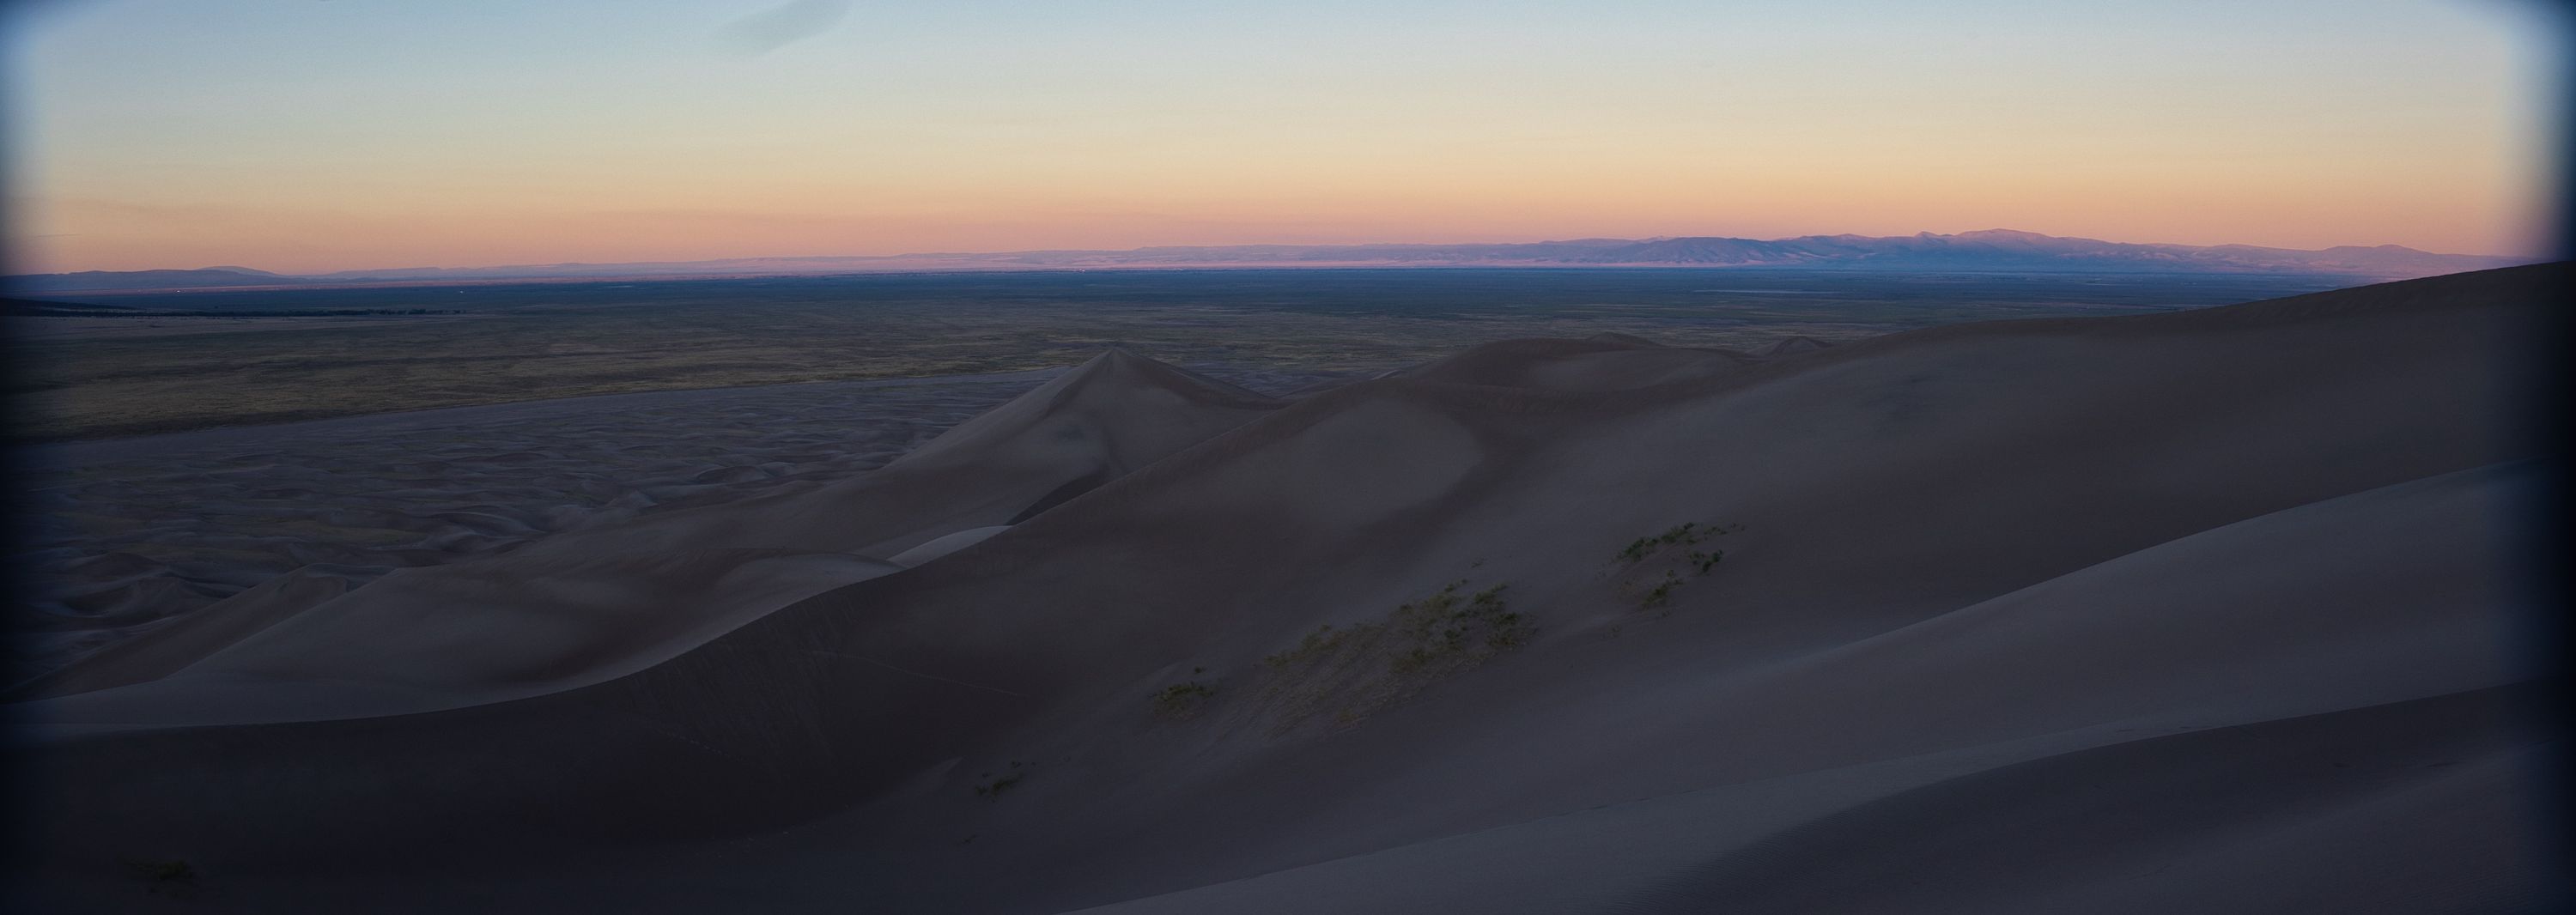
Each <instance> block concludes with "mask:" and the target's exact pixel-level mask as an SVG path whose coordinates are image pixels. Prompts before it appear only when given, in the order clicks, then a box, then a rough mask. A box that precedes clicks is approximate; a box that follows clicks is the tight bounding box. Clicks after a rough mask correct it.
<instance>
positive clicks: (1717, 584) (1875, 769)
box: [11, 266, 2565, 913]
mask: <svg viewBox="0 0 2576 915" xmlns="http://www.w3.org/2000/svg"><path fill="white" fill-rule="evenodd" d="M2564 269H2565V268H2563V267H2558V266H2548V267H2536V268H2516V269H2511V270H2500V271H2489V272H2485V273H2477V274H2464V275H2459V276H2453V277H2442V278H2435V279H2430V280H2419V281H2410V282H2405V283H2396V284H2389V285H2385V286H2375V287H2366V288H2362V289H2356V290H2347V291H2343V292H2336V293H2325V294H2320V295H2314V296H2303V297H2298V298H2292V299H2282V300H2275V301H2270V302H2260V303H2254V304H2249V305H2242V306H2233V307H2227V308H2217V309H2208V310H2202V311H2194V312H2182V313H2173V314H2164V315H2153V316H2142V317H2121V318H2092V319H2071V320H2049V321H2023V322H2001V323H1990V324H1976V325H1958V326H1951V327H1944V328H1937V329H1932V330H1926V331H1918V332H1912V333H1905V334H1897V335H1892V336H1887V337H1881V338H1876V339H1872V340H1867V341H1863V342H1859V343H1853V344H1846V345H1841V346H1835V347H1829V348H1816V347H1803V346H1790V347H1781V348H1778V349H1776V350H1775V351H1772V352H1768V353H1762V354H1745V353H1727V352H1717V351H1702V350H1683V349H1674V348H1666V347H1658V346H1654V345H1652V344H1650V343H1647V342H1645V341H1641V340H1636V339H1633V338H1620V337H1602V338H1595V339H1591V340H1581V341H1511V342H1507V343H1502V344H1496V345H1493V346H1490V347H1485V348H1482V349H1479V350H1476V351H1472V352H1469V353H1466V354H1463V355H1461V356H1459V357H1456V358H1454V359H1452V360H1449V361H1446V362H1443V363H1437V364H1433V365H1428V366H1423V367H1419V368H1417V369H1414V370H1409V371H1406V372H1402V373H1398V374H1395V375H1392V376H1389V377H1386V378H1382V379H1378V380H1374V381H1368V382H1362V383H1358V384H1353V385H1349V386H1345V387H1341V388H1337V389H1333V390H1329V391H1324V392H1322V393H1318V394H1314V395H1312V396H1308V397H1304V398H1301V399H1297V400H1294V401H1286V400H1274V399H1271V398H1268V397H1264V396H1262V395H1259V394H1255V393H1252V392H1250V391H1245V390H1242V389H1239V388H1235V387H1232V386H1230V385H1226V384H1223V383H1221V382H1215V381H1212V380H1209V379H1206V378H1202V377H1198V376H1194V375H1191V374H1189V373H1186V372H1182V371H1179V370H1176V369H1172V368H1169V367H1166V366H1162V365H1159V364H1156V363H1152V362H1150V361H1147V360H1144V359H1141V358H1138V357H1134V356H1130V355H1125V354H1122V353H1111V354H1108V355H1104V356H1102V357H1101V358H1099V359H1097V360H1094V361H1093V362H1092V363H1090V364H1088V365H1086V366H1084V367H1082V368H1081V369H1078V370H1076V371H1074V372H1071V373H1068V374H1066V375H1064V376H1061V377H1059V378H1057V379H1055V380H1053V381H1050V382H1048V383H1047V384H1046V385H1044V386H1042V387H1040V388H1039V389H1037V390H1035V391H1033V392H1031V393H1029V394H1027V395H1025V396H1023V397H1021V398H1019V399H1017V400H1014V401H1012V402H1010V403H1008V404H1006V405H1004V406H1002V407H1000V408H998V409H996V410H994V411H992V412H991V413H988V414H986V415H985V416H983V417H980V418H978V419H976V420H974V421H971V422H968V423H966V424H964V425H961V426H958V427H957V428H955V429H953V430H951V431H949V432H948V433H946V434H944V435H942V436H941V437H940V438H938V439H936V440H934V441H932V442H931V443H930V444H928V445H926V446H924V447H923V448H921V449H919V450H917V451H915V452H913V453H911V454H909V455H907V456H905V457H904V458H902V459H900V460H897V461H895V462H894V463H892V464H889V465H887V466H886V467H884V468H883V469H880V470H875V471H871V472H868V473H865V474H860V475H857V476H853V477H850V478H848V479H846V480H844V481H841V482H837V483H832V484H828V485H824V486H820V487H811V488H803V489H799V490H796V491H794V492H786V493H780V494H777V495H774V496H768V497H755V498H752V499H748V500H743V501H736V502H730V503H725V504H718V505H709V506H703V507H696V508H688V509H682V510H675V511H669V512H664V513H661V514H657V515H651V516H645V517H639V518H636V519H633V520H631V521H627V522H624V523H618V524H605V525H597V526H591V527H585V528H583V529H580V530H578V531H572V532H566V533H561V534H555V535H552V536H548V537H546V538H544V539H542V540H539V541H537V542H535V543H533V544H530V545H528V546H526V547H523V548H521V549H518V550H516V551H513V552H510V553H507V554H504V555H501V556H497V557H492V558H486V559H477V560H472V561H466V562H458V563H454V564H450V565H442V566H436V567H430V568H420V569H407V570H403V571H400V572H396V573H394V574H389V575H386V576H384V577H383V578H380V579H376V580H374V581H372V582H370V583H367V584H365V585H364V586H362V587H358V588H356V589H354V590H346V591H345V592H342V591H338V590H335V589H332V588H329V587H301V586H297V585H296V584H295V583H293V582H286V583H281V584H279V585H277V586H275V587H272V588H269V590H268V591H267V592H266V593H265V594H264V595H262V594H259V589H253V591H251V592H245V593H244V595H243V596H242V597H237V598H234V599H232V600H229V601H227V602H226V604H223V605H219V606H216V607H213V608H209V609H208V610H207V611H204V614H205V615H203V616H200V617H198V618H195V619H192V620H190V622H192V623H194V625H193V626H192V627H191V628H189V629H186V630H180V629H176V628H174V629H173V630H172V632H173V633H174V634H173V635H170V636H166V637H162V638H160V639H158V640H157V641H156V643H155V645H154V646H153V647H152V650H150V651H129V652H122V653H109V654H105V655H101V656H99V657H97V658H95V659H92V660H90V661H87V662H84V663H83V664H81V665H78V666H75V667H74V668H73V669H71V670H69V671H66V675H65V677H64V678H63V679H62V681H61V682H62V683H65V684H73V685H72V686H69V687H62V688H58V689H56V690H55V691H56V692H58V693H67V694H62V695H55V696H52V697H50V698H45V699H41V700H37V701H32V702H28V703H24V704H22V705H20V706H18V707H17V711H18V712H19V713H20V714H21V715H22V716H23V717H24V718H25V719H27V720H30V721H32V722H35V725H34V726H33V728H32V730H31V732H30V733H29V735H28V737H27V740H28V744H29V745H28V746H27V747H25V748H24V750H25V752H26V755H27V758H28V759H30V760H31V761H32V762H33V763H34V764H35V767H36V770H37V773H38V774H39V775H41V776H42V777H43V780H42V781H40V782H38V785H39V790H40V796H39V797H37V798H36V800H37V801H38V802H39V804H40V809H39V811H38V813H39V817H38V818H37V819H36V820H35V822H36V823H37V824H38V834H37V837H36V838H37V841H38V845H37V850H38V851H39V852H41V855H40V856H39V857H37V858H35V859H32V860H29V861H27V862H24V863H22V864H20V865H19V866H20V867H21V868H22V872H21V873H18V874H15V875H13V877H12V880H11V882H12V883H13V884H16V885H19V886H31V887H39V889H37V890H31V891H29V892H40V893H43V894H45V898H44V899H42V900H41V901H42V902H44V903H45V904H46V905H48V906H49V907H52V908H55V909H59V910H83V909H87V910H97V911H116V910H126V909H130V908H134V907H139V906H150V905H167V906H171V907H188V908H198V909H205V910H215V911H258V912H273V911H294V910H316V911H421V912H434V911H459V910H475V911H512V910H526V911H568V910H596V911H760V910H793V911H835V912H846V911H888V912H1056V911H1069V910H1077V909H1084V908H1089V907H1101V910H1102V911H1117V912H1328V911H1329V912H1424V911H1472V912H1561V911H1600V912H1637V913H1645V912H1707V911H1746V912H1828V911H1830V912H1888V913H1910V912H1933V911H1959V912H1997V911H2023V912H2067V911H2086V912H2108V911H2135V912H2175V911H2193V912H2277V911H2383V910H2398V911H2509V910H2514V909H2517V908H2528V907H2532V906H2536V905H2540V904H2542V903H2545V902H2548V901H2550V900H2551V899H2554V898H2556V897H2555V895H2554V894H2555V893H2557V892H2558V890H2559V888H2560V884H2559V876H2560V875H2559V873H2558V871H2557V870H2556V863H2555V862H2556V857H2555V855H2554V852H2555V851H2556V849H2555V847H2554V846H2552V845H2551V840H2552V839H2553V838H2554V837H2553V836H2552V835H2550V833H2549V831H2548V830H2549V829H2550V828H2552V826H2553V825H2554V824H2553V823H2552V822H2551V821H2550V820H2549V819H2548V818H2547V816H2546V814H2547V813H2549V811H2548V810H2547V809H2546V808H2545V806H2544V801H2543V800H2542V799H2541V798H2542V796H2543V795H2542V793H2541V790H2540V787H2541V781H2540V779H2542V778H2543V777H2544V776H2545V774H2546V773H2545V772H2544V771H2543V770H2542V763H2543V752H2542V751H2543V749H2544V747H2545V745H2546V744H2547V741H2549V740H2550V739H2552V738H2554V736H2555V734H2554V732H2552V731H2550V730H2548V729H2547V728H2544V727H2543V723H2542V722H2540V721H2538V720H2537V719H2535V718H2534V717H2532V714H2531V709H2530V705H2529V703H2528V702H2527V696H2526V695H2525V693H2526V691H2527V690H2528V689H2529V686H2530V684H2531V683H2532V681H2533V680H2534V678H2535V677H2537V676H2538V675H2539V673H2540V670H2539V669H2538V667H2537V666H2536V665H2537V663H2538V662H2539V660H2540V658H2539V657H2538V655H2537V654H2536V653H2535V651H2534V649H2532V648H2531V647H2530V644H2531V640H2532V633H2531V632H2530V631H2529V629H2528V628H2527V627H2528V625H2529V622H2530V620H2529V619H2528V617H2527V614H2533V613H2536V612H2538V611H2539V610H2540V609H2541V608H2539V607H2537V606H2535V605H2534V604H2533V603H2532V601H2533V598H2532V597H2531V596H2530V595H2529V594H2526V593H2524V592H2523V591H2521V590H2519V588H2520V585H2521V584H2522V582H2523V578H2522V577H2521V575H2522V573H2523V571H2524V570H2522V569H2519V568H2518V567H2517V566H2516V562H2517V561H2518V560H2521V559H2523V558H2525V557H2523V556H2522V554H2521V553H2520V552H2519V550H2520V548H2521V543H2520V541H2519V540H2518V539H2517V537H2518V531H2517V528H2516V525H2517V524H2519V523H2521V522H2522V521H2523V520H2524V516H2523V512H2524V511H2525V510H2527V509H2528V508H2529V507H2530V506H2531V505H2533V504H2534V503H2535V500H2536V498H2537V497H2536V492H2537V491H2538V487H2539V485H2540V482H2541V481H2540V476H2539V474H2540V472H2539V470H2538V469H2537V468H2536V467H2534V466H2533V462H2531V461H2530V460H2529V459H2530V458H2531V457H2532V456H2533V452H2532V450H2531V448H2532V445H2531V443H2529V442H2528V441H2526V440H2525V438H2524V437H2523V432H2524V425H2525V423H2526V421H2527V416H2526V415H2525V414H2524V412H2523V411H2524V410H2526V409H2527V408H2528V406H2529V405H2528V404H2526V403H2525V402H2523V400H2522V397H2523V395H2524V394H2525V393H2527V388H2528V385H2529V384H2530V383H2531V380H2532V379H2530V378H2528V377H2524V375H2523V374H2522V373H2524V372H2526V371H2528V370H2529V369H2530V368H2531V367H2530V365H2529V363H2528V361H2527V360H2526V359H2524V358H2523V357H2524V356H2525V347H2526V346H2527V345H2528V344H2529V340H2530V338H2531V336H2532V335H2533V333H2534V332H2535V331H2536V330H2537V329H2538V328H2539V327H2540V326H2541V323H2542V308H2543V307H2544V305H2545V304H2546V303H2547V301H2548V291H2549V289H2550V287H2551V286H2552V285H2553V284H2555V283H2557V282H2559V281H2560V280H2561V278H2562V277H2561V274H2562V273H2563V271H2564ZM263 587H268V586H263ZM254 596H256V597H257V599H255V600H249V599H245V598H251V597H254ZM200 620H202V621H203V622H201V621H200ZM87 686H105V687H106V688H98V689H87V688H85V687H87ZM74 689H80V690H81V691H77V692H75V691H73V690H74Z"/></svg>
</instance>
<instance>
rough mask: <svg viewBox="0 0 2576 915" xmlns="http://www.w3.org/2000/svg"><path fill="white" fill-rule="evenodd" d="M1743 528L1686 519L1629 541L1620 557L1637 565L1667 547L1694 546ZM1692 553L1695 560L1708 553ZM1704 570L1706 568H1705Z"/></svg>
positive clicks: (1692, 558)
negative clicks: (1704, 523) (1647, 535)
mask: <svg viewBox="0 0 2576 915" xmlns="http://www.w3.org/2000/svg"><path fill="white" fill-rule="evenodd" d="M1743 529H1744V525H1741V524H1737V525H1732V526H1729V525H1724V524H1709V525H1702V524H1700V523H1699V522H1697V521H1684V522H1682V523H1680V524H1676V525H1673V526H1672V527H1668V528H1665V529H1664V532H1663V533H1660V534H1655V535H1653V536H1649V537H1639V538H1637V539H1635V540H1632V541H1629V543H1628V545H1627V546H1626V547H1625V548H1623V549H1621V550H1620V551H1619V557H1618V558H1619V559H1620V560H1621V561H1624V562H1626V563H1628V564H1629V565H1635V564H1637V563H1640V562H1644V561H1645V560H1646V557H1648V556H1652V555H1654V554H1656V553H1658V552H1661V551H1662V550H1663V548H1665V547H1668V546H1693V545H1696V544H1698V543H1699V542H1700V541H1702V540H1706V539H1708V538H1710V537H1714V536H1722V535H1725V534H1729V533H1732V532H1735V531H1740V530H1743ZM1719 552H1721V553H1722V552H1724V551H1723V550H1721V551H1719ZM1690 555H1691V560H1692V561H1693V562H1698V561H1699V560H1700V558H1701V557H1702V556H1703V555H1706V554H1702V553H1697V552H1694V553H1692V554H1690ZM1708 564H1709V565H1715V564H1716V562H1715V561H1714V560H1711V561H1710V562H1709V563H1708ZM1702 571H1706V570H1705V569H1703V570H1702Z"/></svg>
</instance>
